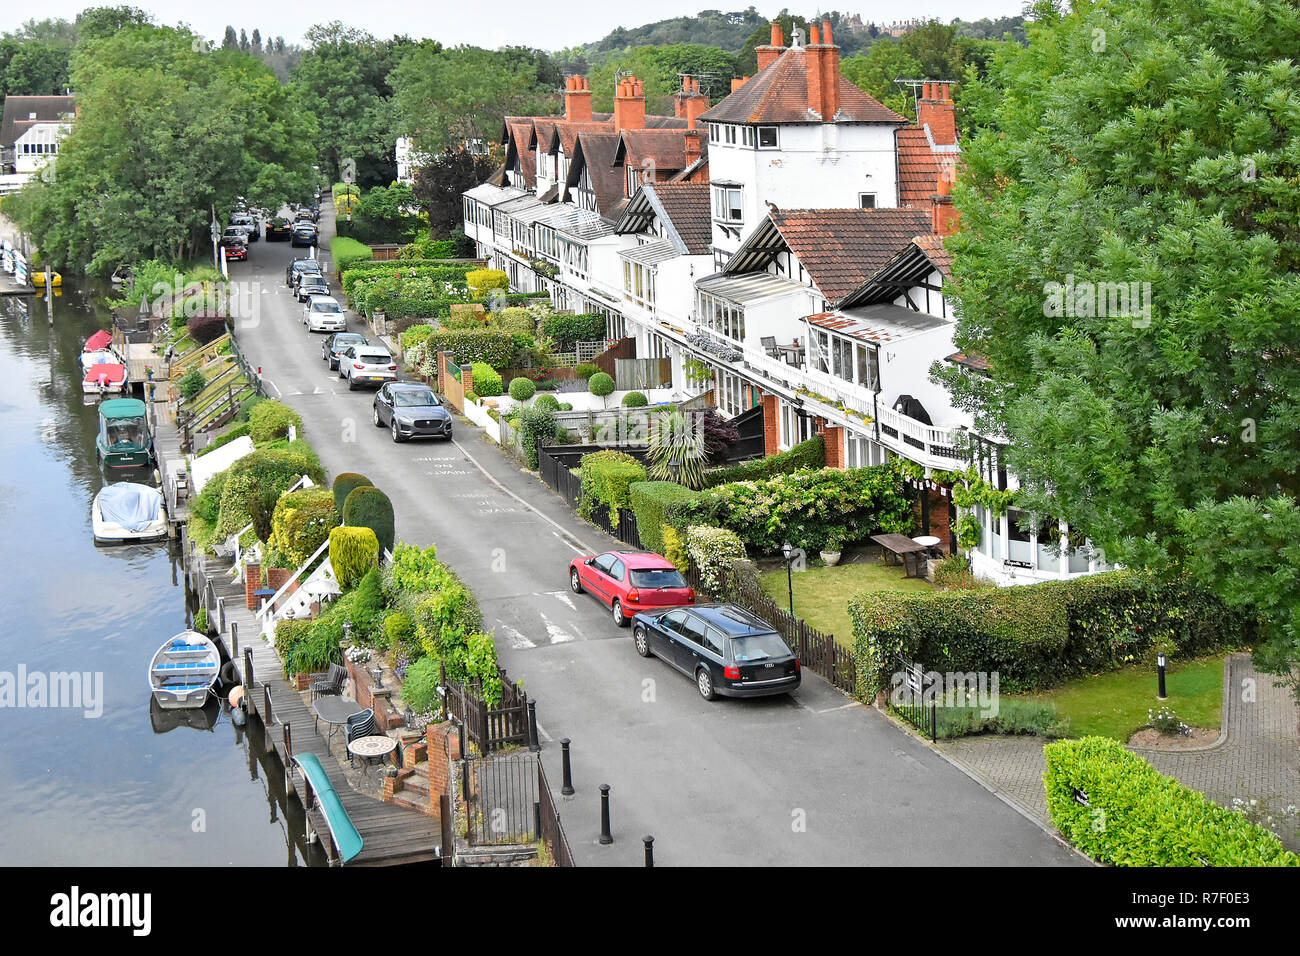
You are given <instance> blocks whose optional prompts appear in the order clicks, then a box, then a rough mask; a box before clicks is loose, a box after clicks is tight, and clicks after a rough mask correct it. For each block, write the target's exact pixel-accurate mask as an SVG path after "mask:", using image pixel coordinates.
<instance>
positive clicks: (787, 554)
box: [781, 541, 795, 617]
mask: <svg viewBox="0 0 1300 956" xmlns="http://www.w3.org/2000/svg"><path fill="white" fill-rule="evenodd" d="M794 554H795V549H794V545H792V544H791V543H790V542H789V541H787V542H785V544H783V545H781V556H782V557H783V558H785V586H786V589H787V590H788V591H789V592H790V616H791V617H794V576H793V575H792V574H791V572H790V563H791V561H793V559H794Z"/></svg>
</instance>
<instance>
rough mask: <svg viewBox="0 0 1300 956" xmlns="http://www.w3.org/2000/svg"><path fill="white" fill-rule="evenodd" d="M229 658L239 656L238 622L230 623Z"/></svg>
mask: <svg viewBox="0 0 1300 956" xmlns="http://www.w3.org/2000/svg"><path fill="white" fill-rule="evenodd" d="M230 656H231V657H238V656H239V622H238V621H231V622H230Z"/></svg>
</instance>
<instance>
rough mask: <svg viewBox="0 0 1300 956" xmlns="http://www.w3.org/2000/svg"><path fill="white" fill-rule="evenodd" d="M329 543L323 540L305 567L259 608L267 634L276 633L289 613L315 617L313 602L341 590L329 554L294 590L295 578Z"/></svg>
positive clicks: (260, 618) (301, 616)
mask: <svg viewBox="0 0 1300 956" xmlns="http://www.w3.org/2000/svg"><path fill="white" fill-rule="evenodd" d="M329 546H330V543H329V539H328V538H327V539H325V540H324V541H322V542H321V545H320V547H319V548H317V549H316V551H315V552H314V553H313V554H312V556H311V557H310V558H308V559H307V560H306V561H304V562H303V563H302V567H300V568H298V570H297V571H295V572H294V573H293V574H292V575H291V576H290V577H289V580H288V581H285V582H284V584H283V585H282V586H281V587H280V590H278V591H276V592H275V594H274V595H272V597H271V599H270V600H269V601H267V602H266V603H265V604H263V605H262V606H261V608H259V609H258V611H257V619H258V620H259V621H260V622H261V625H262V633H263V634H268V635H271V636H274V634H275V625H276V623H277V622H279V621H282V620H284V619H285V618H287V617H290V616H292V617H295V618H306V617H311V606H312V604H314V603H315V602H316V601H319V600H320V599H321V598H325V597H331V596H333V595H335V594H339V593H341V589H340V588H339V585H338V581H337V580H335V578H334V568H333V566H331V564H330V559H329V558H328V557H326V558H325V560H324V561H322V562H321V563H320V566H319V567H318V568H316V570H315V571H313V572H312V573H311V574H310V575H308V577H307V580H305V581H303V582H302V585H301V586H300V587H299V588H298V589H297V590H296V591H293V590H292V588H293V585H294V582H295V581H297V580H298V578H299V576H301V574H302V573H303V572H304V571H305V570H307V568H309V567H311V564H312V562H313V561H315V560H316V559H317V558H319V557H320V556H321V555H322V554H323V553H324V552H325V551H326V549H328V548H329Z"/></svg>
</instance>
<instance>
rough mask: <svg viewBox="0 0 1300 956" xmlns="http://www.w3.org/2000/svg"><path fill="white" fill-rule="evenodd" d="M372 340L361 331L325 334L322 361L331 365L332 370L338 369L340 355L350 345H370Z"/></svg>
mask: <svg viewBox="0 0 1300 956" xmlns="http://www.w3.org/2000/svg"><path fill="white" fill-rule="evenodd" d="M369 344H370V341H369V340H368V339H367V338H366V337H365V336H364V335H362V334H361V333H360V332H331V333H330V334H329V335H327V336H325V344H324V345H322V346H321V349H320V357H321V361H322V362H325V363H326V364H328V365H329V367H330V371H337V370H338V367H339V355H341V354H342V352H343V350H344V349H345V348H347V347H348V346H349V345H369Z"/></svg>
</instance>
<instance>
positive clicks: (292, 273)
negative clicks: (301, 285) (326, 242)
mask: <svg viewBox="0 0 1300 956" xmlns="http://www.w3.org/2000/svg"><path fill="white" fill-rule="evenodd" d="M304 272H314V273H315V274H316V275H321V269H320V260H319V259H294V260H293V262H291V263H289V267H288V268H287V269H285V270H284V284H285V285H287V286H288V287H289V288H291V289H292V288H293V286H294V283H296V282H297V281H298V276H300V275H302V274H303V273H304Z"/></svg>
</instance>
